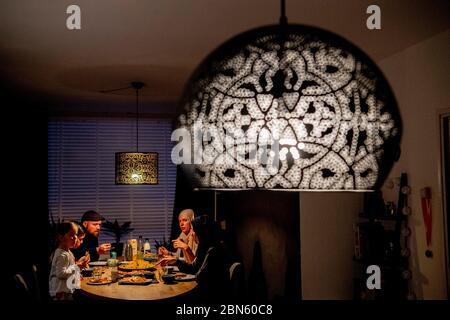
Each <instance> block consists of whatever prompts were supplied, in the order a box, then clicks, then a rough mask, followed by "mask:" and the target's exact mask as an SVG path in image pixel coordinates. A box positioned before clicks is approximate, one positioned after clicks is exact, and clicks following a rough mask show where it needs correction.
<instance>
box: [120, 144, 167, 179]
mask: <svg viewBox="0 0 450 320" xmlns="http://www.w3.org/2000/svg"><path fill="white" fill-rule="evenodd" d="M116 184H158V153H156V152H117V153H116Z"/></svg>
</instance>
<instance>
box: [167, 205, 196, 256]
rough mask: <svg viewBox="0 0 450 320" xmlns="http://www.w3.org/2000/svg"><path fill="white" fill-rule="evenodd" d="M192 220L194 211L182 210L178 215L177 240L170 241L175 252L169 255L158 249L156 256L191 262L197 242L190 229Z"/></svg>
mask: <svg viewBox="0 0 450 320" xmlns="http://www.w3.org/2000/svg"><path fill="white" fill-rule="evenodd" d="M193 220H194V211H193V210H192V209H184V210H182V211H181V212H180V214H179V215H178V223H179V226H180V229H181V233H180V235H179V236H178V238H177V239H175V240H172V245H173V247H174V248H175V249H177V251H176V252H174V253H171V252H169V250H167V248H165V247H159V249H158V254H160V255H173V256H175V257H177V258H180V257H183V258H184V260H185V261H186V262H189V263H190V262H193V261H194V259H195V255H196V253H197V248H198V241H197V238H196V237H195V235H194V230H193V229H192V221H193Z"/></svg>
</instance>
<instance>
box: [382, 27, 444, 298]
mask: <svg viewBox="0 0 450 320" xmlns="http://www.w3.org/2000/svg"><path fill="white" fill-rule="evenodd" d="M449 39H450V31H446V32H443V33H441V34H438V35H436V36H434V37H432V38H430V39H428V40H426V41H423V42H421V43H419V44H417V45H414V46H412V47H410V48H408V49H407V50H404V51H402V52H400V53H398V54H396V55H394V56H391V57H389V58H387V59H384V60H383V61H381V62H380V63H379V64H378V65H379V66H380V68H381V69H382V71H383V72H384V73H385V76H386V77H387V79H388V81H389V83H390V84H391V86H392V89H393V91H394V93H395V94H396V98H397V102H398V104H399V108H400V112H401V116H402V120H403V128H404V129H403V137H402V143H401V148H402V155H401V157H400V160H399V161H398V162H397V163H396V164H395V165H394V168H393V170H392V172H391V175H390V176H391V177H397V176H400V173H401V172H406V173H407V174H408V179H409V184H410V186H411V188H412V192H411V195H410V197H409V198H410V206H411V207H412V211H413V213H412V216H411V219H410V225H411V229H412V236H411V239H410V248H411V251H412V253H411V258H412V259H411V264H412V271H413V282H414V290H415V293H416V295H417V298H418V299H422V298H423V299H445V298H447V293H446V277H445V256H444V255H445V246H444V244H445V242H444V223H443V212H442V206H441V203H442V202H441V201H442V195H441V192H440V189H439V170H438V168H439V131H438V121H437V119H438V116H437V114H438V110H439V109H444V108H447V109H448V108H450V99H449V97H450V91H449V83H450V81H449V80H450V72H449V70H450V68H449V67H450V60H449V46H448V44H449ZM426 186H429V187H431V189H432V214H433V234H432V250H433V253H434V257H433V258H432V259H430V258H426V257H425V254H424V252H425V250H426V240H425V228H424V223H423V218H422V211H421V206H420V189H421V188H423V187H426ZM384 190H385V188H384Z"/></svg>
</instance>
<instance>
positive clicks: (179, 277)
mask: <svg viewBox="0 0 450 320" xmlns="http://www.w3.org/2000/svg"><path fill="white" fill-rule="evenodd" d="M185 276H186V273H183V272H177V273H175V279H181V278H184V277H185Z"/></svg>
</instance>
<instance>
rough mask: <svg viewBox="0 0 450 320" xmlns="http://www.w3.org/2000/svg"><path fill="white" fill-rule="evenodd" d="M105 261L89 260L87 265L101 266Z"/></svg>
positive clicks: (105, 263)
mask: <svg viewBox="0 0 450 320" xmlns="http://www.w3.org/2000/svg"><path fill="white" fill-rule="evenodd" d="M106 265H107V262H106V261H93V262H89V266H90V267H102V266H106Z"/></svg>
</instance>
